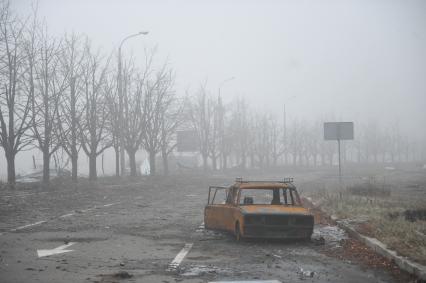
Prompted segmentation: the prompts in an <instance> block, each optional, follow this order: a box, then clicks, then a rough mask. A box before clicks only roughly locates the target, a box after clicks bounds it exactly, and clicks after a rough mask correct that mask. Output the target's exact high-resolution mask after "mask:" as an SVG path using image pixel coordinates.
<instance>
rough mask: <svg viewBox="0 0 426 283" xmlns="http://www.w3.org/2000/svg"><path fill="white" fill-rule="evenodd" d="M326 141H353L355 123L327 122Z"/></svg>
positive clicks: (325, 124)
mask: <svg viewBox="0 0 426 283" xmlns="http://www.w3.org/2000/svg"><path fill="white" fill-rule="evenodd" d="M324 139H325V140H353V139H354V123H353V122H325V123H324Z"/></svg>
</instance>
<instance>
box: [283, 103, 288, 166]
mask: <svg viewBox="0 0 426 283" xmlns="http://www.w3.org/2000/svg"><path fill="white" fill-rule="evenodd" d="M283 122H284V165H287V157H288V155H287V151H288V149H287V116H286V112H285V103H284V121H283Z"/></svg>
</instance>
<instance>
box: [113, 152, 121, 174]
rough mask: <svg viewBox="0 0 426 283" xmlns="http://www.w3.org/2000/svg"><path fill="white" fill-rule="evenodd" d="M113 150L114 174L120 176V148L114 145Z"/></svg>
mask: <svg viewBox="0 0 426 283" xmlns="http://www.w3.org/2000/svg"><path fill="white" fill-rule="evenodd" d="M114 151H115V176H116V177H119V176H120V148H119V147H118V146H114Z"/></svg>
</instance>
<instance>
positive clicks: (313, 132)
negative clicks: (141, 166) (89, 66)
mask: <svg viewBox="0 0 426 283" xmlns="http://www.w3.org/2000/svg"><path fill="white" fill-rule="evenodd" d="M188 113H189V114H190V115H189V117H190V121H191V122H192V126H193V128H194V129H195V130H196V132H197V135H198V137H199V141H198V150H199V152H200V155H201V157H202V160H203V167H204V169H206V170H207V169H209V168H211V169H213V170H216V169H218V167H220V168H221V169H227V168H228V167H230V166H231V167H239V168H241V169H245V168H247V167H250V168H271V167H277V166H282V165H292V166H300V165H301V166H320V165H332V164H333V163H335V162H336V161H337V143H336V142H333V141H325V140H324V138H323V123H324V122H326V120H325V119H317V120H315V121H305V120H300V119H291V122H290V123H288V124H287V123H286V122H285V119H282V118H281V117H279V116H277V115H274V114H271V113H264V112H262V113H259V112H256V111H253V110H252V108H251V107H250V106H249V105H248V103H247V102H246V101H245V100H244V99H241V98H240V99H236V100H235V101H233V102H231V103H230V104H228V105H223V102H222V100H221V98H220V96H219V97H217V98H216V97H215V96H214V95H209V92H208V90H207V89H206V86H205V85H202V86H200V88H199V89H198V90H197V91H196V92H195V93H194V96H193V97H192V98H191V99H190V101H189V109H188ZM342 144H343V146H342V150H341V151H342V158H343V161H346V162H358V163H378V162H383V163H386V162H411V161H424V160H425V159H426V146H425V143H424V142H421V140H416V139H415V138H413V137H410V136H409V135H407V134H405V135H404V134H403V132H402V131H401V129H400V127H399V126H398V123H397V122H394V123H392V124H390V125H388V126H382V125H380V124H379V123H378V122H377V121H369V122H359V123H357V122H356V121H355V139H354V140H353V141H345V142H343V143H342ZM218 161H219V162H218ZM218 165H220V166H218Z"/></svg>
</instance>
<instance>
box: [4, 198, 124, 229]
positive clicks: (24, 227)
mask: <svg viewBox="0 0 426 283" xmlns="http://www.w3.org/2000/svg"><path fill="white" fill-rule="evenodd" d="M119 203H120V202H114V203H108V204H104V205H102V207H109V206H112V205H116V204H119ZM97 208H99V206H94V207H90V208H87V209H83V210H80V212H81V213H85V212H88V211H92V210H95V209H97ZM74 215H75V213H74V212H71V213H67V214H64V215H61V216H57V217H55V218H52V219H50V220H54V219H59V218H67V217H71V216H74ZM46 222H47V220H42V221H38V222H35V223H31V224H27V225H24V226H19V227H17V228H13V229H10V230H8V231H9V232H16V231H19V230H22V229H26V228H29V227H33V226H37V225H40V224H43V223H46ZM5 233H6V232H1V233H0V236H2V235H4V234H5Z"/></svg>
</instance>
